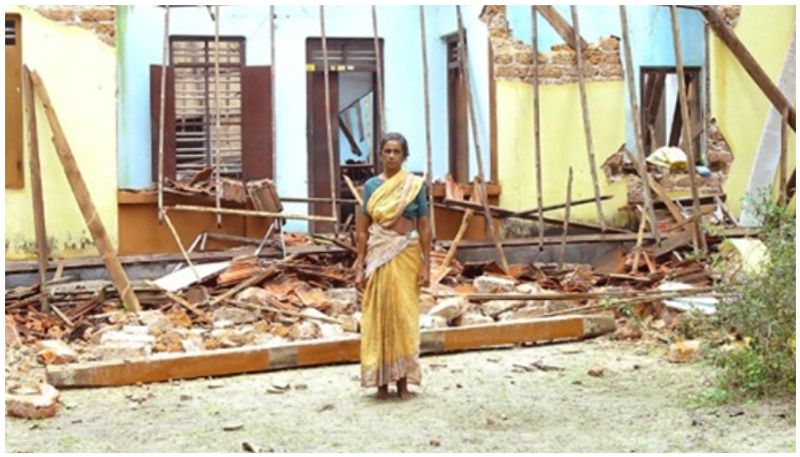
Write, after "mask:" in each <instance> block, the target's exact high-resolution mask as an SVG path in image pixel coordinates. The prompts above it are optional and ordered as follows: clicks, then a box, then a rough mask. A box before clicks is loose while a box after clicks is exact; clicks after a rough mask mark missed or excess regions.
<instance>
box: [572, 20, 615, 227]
mask: <svg viewBox="0 0 800 457" xmlns="http://www.w3.org/2000/svg"><path fill="white" fill-rule="evenodd" d="M570 8H571V10H572V27H573V29H574V31H575V42H578V37H580V36H581V32H580V28H579V27H578V9H577V8H576V7H575V5H572V6H570ZM582 54H583V51H582V50H581V47H580V46H577V47H576V48H575V58H576V59H577V62H578V88H579V89H580V93H581V111H582V112H583V132H584V135H585V136H586V152H587V153H588V154H589V170H590V171H591V172H592V186H593V187H594V201H595V205H596V206H597V217H598V218H599V219H600V227H601V228H602V229H603V231H604V232H605V231H606V220H605V218H604V217H603V205H602V203H600V183H599V181H598V179H597V166H596V165H595V160H594V143H593V142H592V123H591V120H590V119H589V104H588V102H587V100H586V81H585V80H584V77H583V55H582Z"/></svg>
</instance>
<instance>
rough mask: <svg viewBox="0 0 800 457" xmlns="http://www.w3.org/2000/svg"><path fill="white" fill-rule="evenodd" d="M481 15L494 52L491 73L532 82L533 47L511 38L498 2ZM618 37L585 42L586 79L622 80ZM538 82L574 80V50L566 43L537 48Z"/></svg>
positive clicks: (550, 82) (571, 81)
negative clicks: (545, 49)
mask: <svg viewBox="0 0 800 457" xmlns="http://www.w3.org/2000/svg"><path fill="white" fill-rule="evenodd" d="M481 19H482V20H483V21H484V22H485V23H486V24H487V26H488V28H489V37H490V40H491V43H492V52H493V53H494V74H495V77H496V78H497V79H504V80H510V81H525V82H528V83H532V82H533V56H534V53H533V50H532V48H531V46H528V45H526V44H525V43H523V42H522V41H520V40H517V39H514V37H513V35H512V31H511V29H510V28H509V25H508V20H507V18H506V9H505V6H502V5H489V6H487V7H485V8H484V10H483V14H482V16H481ZM619 41H620V39H619V37H615V36H608V37H605V38H602V39H600V40H599V41H598V42H595V43H589V44H588V46H587V48H586V49H584V50H583V62H584V65H583V70H584V78H585V80H586V81H620V80H622V77H623V73H622V61H621V60H620V50H619ZM536 54H537V59H538V64H539V68H538V70H539V83H540V84H570V83H574V82H577V81H578V66H577V59H576V56H575V51H574V50H573V49H572V48H570V47H569V46H568V45H566V44H560V45H556V46H553V47H551V48H550V51H549V52H538V53H536Z"/></svg>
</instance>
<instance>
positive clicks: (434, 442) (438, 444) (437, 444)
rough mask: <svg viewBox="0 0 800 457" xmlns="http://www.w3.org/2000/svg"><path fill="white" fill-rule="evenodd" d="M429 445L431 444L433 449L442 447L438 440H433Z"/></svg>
mask: <svg viewBox="0 0 800 457" xmlns="http://www.w3.org/2000/svg"><path fill="white" fill-rule="evenodd" d="M428 444H430V445H431V446H433V447H439V446H441V445H442V443H441V442H440V441H439V440H437V439H432V440H430V441H428Z"/></svg>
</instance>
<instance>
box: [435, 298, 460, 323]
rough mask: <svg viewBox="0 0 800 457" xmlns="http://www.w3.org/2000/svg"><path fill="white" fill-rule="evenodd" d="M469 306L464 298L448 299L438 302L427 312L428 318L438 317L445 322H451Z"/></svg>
mask: <svg viewBox="0 0 800 457" xmlns="http://www.w3.org/2000/svg"><path fill="white" fill-rule="evenodd" d="M468 306H469V303H468V302H467V300H466V299H465V298H464V297H460V296H459V297H449V298H445V299H444V300H441V301H439V302H438V303H437V304H436V306H434V307H433V309H431V310H430V311H429V312H428V315H430V316H440V317H443V318H444V319H445V320H446V321H448V322H449V321H452V320H453V319H455V318H456V317H458V316H460V315H461V314H462V313H463V312H464V311H465V310H466V309H467V307H468Z"/></svg>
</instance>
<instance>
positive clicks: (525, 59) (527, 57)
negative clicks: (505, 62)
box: [514, 51, 533, 65]
mask: <svg viewBox="0 0 800 457" xmlns="http://www.w3.org/2000/svg"><path fill="white" fill-rule="evenodd" d="M514 61H515V62H516V63H518V64H523V65H531V64H533V55H532V53H531V52H530V51H523V52H518V53H516V54H514Z"/></svg>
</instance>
